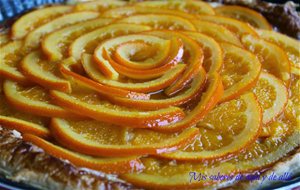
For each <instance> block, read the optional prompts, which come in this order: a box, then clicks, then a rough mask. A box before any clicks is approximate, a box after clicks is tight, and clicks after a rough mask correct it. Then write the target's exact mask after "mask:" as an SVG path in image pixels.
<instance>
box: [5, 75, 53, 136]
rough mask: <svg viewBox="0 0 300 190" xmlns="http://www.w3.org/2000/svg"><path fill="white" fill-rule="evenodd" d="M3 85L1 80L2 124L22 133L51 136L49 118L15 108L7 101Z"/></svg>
mask: <svg viewBox="0 0 300 190" xmlns="http://www.w3.org/2000/svg"><path fill="white" fill-rule="evenodd" d="M2 86H3V85H2V82H1V81H0V125H1V126H2V127H5V128H9V129H15V130H18V131H19V132H21V133H30V134H34V135H37V136H41V137H43V138H46V137H49V136H50V132H49V130H48V129H47V128H46V127H45V126H47V125H48V120H47V119H46V118H44V117H40V116H35V115H31V114H28V113H24V112H19V111H18V110H15V109H13V108H12V107H11V106H10V105H9V104H8V103H7V101H6V98H5V96H4V94H3V89H2ZM22 111H24V110H22Z"/></svg>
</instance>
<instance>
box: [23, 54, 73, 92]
mask: <svg viewBox="0 0 300 190" xmlns="http://www.w3.org/2000/svg"><path fill="white" fill-rule="evenodd" d="M56 67H57V63H51V62H48V61H45V60H43V58H42V55H41V52H39V51H33V52H31V53H29V54H28V55H26V56H25V57H24V58H23V60H22V62H21V65H20V69H21V70H22V73H23V74H24V75H25V76H26V77H27V78H28V79H30V80H31V81H34V82H35V83H37V84H39V85H41V86H43V87H45V88H47V89H54V90H60V91H63V92H71V90H72V89H71V84H70V82H69V81H67V80H65V79H63V78H62V77H61V75H60V73H58V72H57V69H56Z"/></svg>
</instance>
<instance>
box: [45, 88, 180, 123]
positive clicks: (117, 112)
mask: <svg viewBox="0 0 300 190" xmlns="http://www.w3.org/2000/svg"><path fill="white" fill-rule="evenodd" d="M50 95H51V97H52V98H53V100H54V102H55V103H56V104H58V105H61V106H63V107H64V108H67V109H68V110H70V111H72V112H74V113H76V114H79V115H83V116H87V117H90V118H93V119H95V120H98V121H103V122H109V123H113V124H116V125H123V126H124V125H125V126H128V127H132V128H156V127H158V128H160V127H163V126H165V125H168V124H170V123H176V122H178V121H180V120H181V119H182V118H183V117H184V116H185V114H184V112H183V111H182V110H181V109H180V108H177V107H168V108H165V109H160V110H157V111H148V112H147V111H137V110H134V109H129V108H124V107H121V106H117V105H113V104H111V103H110V102H107V101H104V100H102V101H101V98H100V97H99V96H97V95H95V94H93V95H92V96H91V95H89V96H87V94H86V93H79V92H77V93H72V94H65V93H63V92H59V91H54V90H52V91H50ZM88 98H90V99H91V100H89V99H88ZM87 100H88V102H86V101H87ZM90 102H94V104H92V105H91V104H89V103H90Z"/></svg>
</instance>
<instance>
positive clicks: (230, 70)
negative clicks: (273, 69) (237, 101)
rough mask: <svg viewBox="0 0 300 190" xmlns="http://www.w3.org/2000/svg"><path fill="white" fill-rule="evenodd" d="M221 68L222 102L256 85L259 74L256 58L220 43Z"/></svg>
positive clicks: (233, 46) (258, 63)
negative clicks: (221, 52)
mask: <svg viewBox="0 0 300 190" xmlns="http://www.w3.org/2000/svg"><path fill="white" fill-rule="evenodd" d="M221 47H222V49H223V53H224V54H223V55H224V59H223V65H224V66H223V68H222V70H221V76H222V81H223V85H224V94H223V97H222V99H221V101H222V102H224V101H228V100H230V99H233V98H235V97H237V96H239V95H241V94H243V93H244V92H246V91H247V90H250V89H251V88H252V87H254V85H255V84H256V82H257V80H258V78H259V74H260V72H261V63H260V62H259V60H258V58H257V57H256V56H255V55H254V54H252V53H250V52H248V51H246V50H244V49H242V48H239V47H237V46H235V45H231V44H228V43H222V44H221Z"/></svg>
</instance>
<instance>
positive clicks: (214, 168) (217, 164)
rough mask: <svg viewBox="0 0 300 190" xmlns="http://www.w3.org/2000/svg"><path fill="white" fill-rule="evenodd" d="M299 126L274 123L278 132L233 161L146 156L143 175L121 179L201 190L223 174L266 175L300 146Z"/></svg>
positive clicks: (158, 185) (173, 187)
mask: <svg viewBox="0 0 300 190" xmlns="http://www.w3.org/2000/svg"><path fill="white" fill-rule="evenodd" d="M286 121H287V123H285V122H286ZM293 125H294V126H293ZM295 127H296V125H295V123H289V122H288V120H285V121H283V122H280V123H274V125H273V126H272V128H273V130H275V131H276V130H277V133H274V134H273V135H272V136H271V137H268V138H267V139H265V140H258V141H256V142H255V143H253V144H252V145H251V146H249V147H248V149H247V150H246V152H245V153H241V154H238V155H237V156H236V157H234V158H231V159H227V160H223V161H212V162H195V161H185V162H176V161H174V160H163V159H158V158H153V157H145V158H141V161H142V163H143V165H144V166H145V168H144V170H143V171H142V172H135V173H132V174H124V175H121V176H120V177H121V178H122V179H124V180H126V181H128V182H130V183H132V184H134V185H135V186H138V187H143V188H145V187H147V188H152V189H153V188H156V189H199V188H203V187H206V186H209V185H212V184H214V183H217V182H220V179H221V175H222V176H224V177H223V179H224V178H225V176H228V177H230V176H233V177H235V176H236V175H237V174H239V173H242V174H245V173H248V172H249V173H250V172H253V171H259V172H260V171H261V172H263V171H265V169H267V168H269V167H272V166H273V165H274V164H275V163H276V162H278V161H279V160H281V159H282V158H284V157H286V156H288V155H289V153H290V152H292V151H293V150H295V149H296V148H297V147H298V146H299V145H300V133H299V131H296V130H295ZM200 174H201V175H200ZM218 176H219V177H218ZM233 179H235V178H233ZM225 180H226V179H225ZM228 180H230V178H229V179H228ZM226 181H227V180H226ZM226 181H225V182H226Z"/></svg>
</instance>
